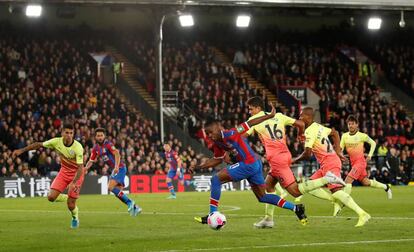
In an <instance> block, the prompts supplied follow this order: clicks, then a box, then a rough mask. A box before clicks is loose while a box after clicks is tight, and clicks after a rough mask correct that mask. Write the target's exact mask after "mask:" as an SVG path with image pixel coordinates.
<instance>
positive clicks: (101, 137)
mask: <svg viewBox="0 0 414 252" xmlns="http://www.w3.org/2000/svg"><path fill="white" fill-rule="evenodd" d="M95 140H96V142H97V143H98V144H103V142H104V141H105V129H104V128H97V129H96V130H95Z"/></svg>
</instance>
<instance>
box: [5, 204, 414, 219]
mask: <svg viewBox="0 0 414 252" xmlns="http://www.w3.org/2000/svg"><path fill="white" fill-rule="evenodd" d="M228 207H232V208H231V209H228V210H227V211H236V209H235V208H236V206H228ZM233 207H234V208H233ZM144 211H145V209H144ZM0 212H10V213H12V212H29V213H30V212H31V213H66V212H67V210H40V209H27V210H26V209H4V208H3V209H0ZM222 212H223V211H222ZM80 213H81V214H115V215H118V214H122V215H125V212H123V211H122V212H121V211H119V212H115V211H82V210H80ZM141 214H146V215H191V214H194V215H197V214H206V212H198V213H197V212H188V213H178V212H170V213H167V212H157V211H148V212H142V213H141ZM226 215H227V216H234V217H238V216H241V217H263V215H258V214H234V213H233V214H226ZM294 217H295V216H294V215H275V218H294ZM308 218H315V219H316V218H317V219H327V218H330V219H358V217H353V216H337V217H333V216H323V215H314V216H308ZM372 219H374V220H376V219H378V220H414V217H395V216H372Z"/></svg>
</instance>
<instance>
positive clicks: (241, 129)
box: [237, 125, 244, 133]
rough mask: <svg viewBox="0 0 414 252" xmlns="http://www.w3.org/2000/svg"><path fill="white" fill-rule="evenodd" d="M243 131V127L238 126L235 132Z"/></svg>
mask: <svg viewBox="0 0 414 252" xmlns="http://www.w3.org/2000/svg"><path fill="white" fill-rule="evenodd" d="M243 131H244V128H243V126H242V125H239V126H237V132H239V133H240V132H243Z"/></svg>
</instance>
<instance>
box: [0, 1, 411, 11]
mask: <svg viewBox="0 0 414 252" xmlns="http://www.w3.org/2000/svg"><path fill="white" fill-rule="evenodd" d="M0 2H9V3H30V2H35V3H40V4H48V3H53V4H61V3H63V4H65V3H66V4H68V3H71V4H110V5H137V4H144V5H182V4H185V5H188V6H200V5H206V6H235V5H236V6H237V5H240V6H243V5H244V6H263V7H266V6H269V7H272V6H273V7H333V8H358V9H361V8H363V9H405V10H414V1H413V0H363V1H361V0H192V1H190V0H182V1H180V0H43V1H41V0H40V1H28V0H17V1H16V0H15V1H9V0H0Z"/></svg>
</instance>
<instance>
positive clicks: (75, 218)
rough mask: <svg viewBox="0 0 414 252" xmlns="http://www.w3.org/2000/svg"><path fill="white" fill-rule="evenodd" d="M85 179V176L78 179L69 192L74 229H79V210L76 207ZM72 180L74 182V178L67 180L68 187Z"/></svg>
mask: <svg viewBox="0 0 414 252" xmlns="http://www.w3.org/2000/svg"><path fill="white" fill-rule="evenodd" d="M83 179H84V174H82V175H81V177H80V178H79V179H78V181H77V182H76V184H75V186H74V188H72V189H69V191H68V200H67V205H68V209H69V211H70V213H71V215H72V221H71V227H72V228H78V227H79V208H78V206H77V205H76V200H77V199H78V198H79V194H80V190H81V187H82V184H83ZM72 180H73V177H72V178H67V179H66V182H67V183H68V185H69V184H70V183H71V182H72Z"/></svg>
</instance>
